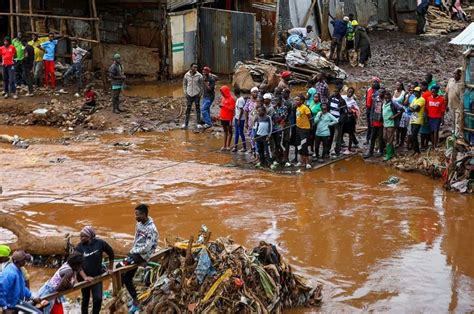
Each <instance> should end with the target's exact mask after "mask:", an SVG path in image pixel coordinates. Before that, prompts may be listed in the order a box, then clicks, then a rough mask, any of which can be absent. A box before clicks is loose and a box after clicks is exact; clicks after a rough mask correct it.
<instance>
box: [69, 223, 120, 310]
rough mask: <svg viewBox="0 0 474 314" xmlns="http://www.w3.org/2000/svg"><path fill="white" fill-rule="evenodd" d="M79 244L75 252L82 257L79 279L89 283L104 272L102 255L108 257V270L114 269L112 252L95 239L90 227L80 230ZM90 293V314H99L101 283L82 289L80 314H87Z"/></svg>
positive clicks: (105, 243) (107, 245)
mask: <svg viewBox="0 0 474 314" xmlns="http://www.w3.org/2000/svg"><path fill="white" fill-rule="evenodd" d="M80 237H81V243H79V244H78V245H77V247H76V251H77V252H79V253H82V254H83V255H84V262H83V266H82V271H81V272H80V275H81V277H83V278H84V280H87V281H90V280H91V279H92V278H91V277H97V276H100V275H102V274H103V273H104V272H105V271H106V270H105V269H104V268H103V267H102V255H103V254H104V253H106V254H107V255H108V257H109V270H113V269H114V250H113V249H112V247H111V246H110V245H109V244H108V243H107V242H105V241H104V240H101V239H97V238H96V235H95V231H94V229H93V228H92V227H91V226H86V227H84V228H83V229H82V230H81V234H80ZM91 291H92V313H93V314H99V312H100V309H101V307H102V282H99V283H97V284H95V285H93V286H90V287H87V288H84V289H82V305H81V313H82V314H87V313H88V311H89V299H90V296H91Z"/></svg>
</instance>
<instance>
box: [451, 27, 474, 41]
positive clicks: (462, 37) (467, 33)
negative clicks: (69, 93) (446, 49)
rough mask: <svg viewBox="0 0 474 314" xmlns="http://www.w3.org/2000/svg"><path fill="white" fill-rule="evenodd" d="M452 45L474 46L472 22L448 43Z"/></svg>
mask: <svg viewBox="0 0 474 314" xmlns="http://www.w3.org/2000/svg"><path fill="white" fill-rule="evenodd" d="M449 43H450V44H452V45H461V46H474V22H473V23H471V24H470V25H469V26H468V27H466V29H465V30H463V31H462V33H461V34H459V35H457V36H456V37H454V38H453V40H451V41H450V42H449Z"/></svg>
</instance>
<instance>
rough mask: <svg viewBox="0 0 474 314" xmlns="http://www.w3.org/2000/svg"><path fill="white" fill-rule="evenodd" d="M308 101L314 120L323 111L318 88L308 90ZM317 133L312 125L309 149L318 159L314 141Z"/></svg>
mask: <svg viewBox="0 0 474 314" xmlns="http://www.w3.org/2000/svg"><path fill="white" fill-rule="evenodd" d="M306 99H307V100H306V106H307V107H308V108H309V110H311V117H312V118H313V119H314V117H316V115H317V114H318V112H319V111H321V97H320V95H319V94H318V93H317V90H316V88H314V87H311V88H310V89H308V92H307V93H306ZM315 132H316V126H315V125H312V126H311V132H309V136H308V147H310V148H311V151H312V152H313V157H316V153H315V151H314V141H315V139H316V136H315Z"/></svg>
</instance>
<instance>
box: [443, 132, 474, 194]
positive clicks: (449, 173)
mask: <svg viewBox="0 0 474 314" xmlns="http://www.w3.org/2000/svg"><path fill="white" fill-rule="evenodd" d="M445 154H446V160H447V162H446V163H447V165H448V167H447V170H446V172H445V173H444V174H443V177H444V179H445V186H446V188H447V189H448V190H454V191H457V192H461V193H466V192H468V193H472V192H473V191H474V148H473V147H472V146H470V145H468V144H466V143H465V142H464V141H463V140H461V139H458V140H456V138H455V137H450V138H448V140H447V149H446V153H445Z"/></svg>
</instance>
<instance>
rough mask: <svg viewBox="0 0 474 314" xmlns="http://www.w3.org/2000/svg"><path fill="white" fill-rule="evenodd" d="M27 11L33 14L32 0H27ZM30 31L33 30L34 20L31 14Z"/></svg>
mask: <svg viewBox="0 0 474 314" xmlns="http://www.w3.org/2000/svg"><path fill="white" fill-rule="evenodd" d="M28 11H29V12H30V14H33V0H28ZM30 24H31V32H33V33H34V32H35V21H34V18H33V16H30Z"/></svg>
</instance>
